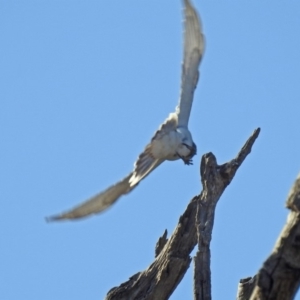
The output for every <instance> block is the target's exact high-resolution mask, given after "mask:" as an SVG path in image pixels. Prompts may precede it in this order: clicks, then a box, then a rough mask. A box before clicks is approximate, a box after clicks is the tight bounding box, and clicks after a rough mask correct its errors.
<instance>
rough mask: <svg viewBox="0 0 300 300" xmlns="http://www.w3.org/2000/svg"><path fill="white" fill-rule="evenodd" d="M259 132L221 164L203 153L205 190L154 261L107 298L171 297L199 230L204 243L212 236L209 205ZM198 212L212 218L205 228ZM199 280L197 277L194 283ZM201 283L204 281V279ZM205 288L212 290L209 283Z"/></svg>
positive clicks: (161, 298)
mask: <svg viewBox="0 0 300 300" xmlns="http://www.w3.org/2000/svg"><path fill="white" fill-rule="evenodd" d="M258 134H259V129H256V130H255V131H254V133H253V134H252V136H251V137H250V138H249V139H248V141H247V142H246V144H245V145H244V147H243V148H242V150H241V151H240V153H239V154H238V156H237V157H236V158H235V159H233V160H231V161H230V162H228V163H226V164H224V165H221V166H218V165H217V162H216V158H215V156H214V155H213V154H212V153H208V154H205V155H204V156H203V157H202V161H201V168H200V169H201V176H202V184H203V191H202V192H201V194H200V195H199V196H196V197H194V198H193V199H192V200H191V202H190V203H189V204H188V206H187V208H186V210H185V212H184V213H183V214H182V216H180V218H179V221H178V225H177V226H176V228H175V230H174V232H173V234H172V235H171V237H170V238H169V240H168V241H167V242H166V243H165V245H164V247H163V248H162V249H160V251H159V254H158V256H157V257H156V258H155V260H154V262H153V263H152V264H151V265H150V266H149V267H148V268H147V269H146V270H145V271H143V272H140V273H137V274H135V275H133V276H132V277H131V278H130V279H129V280H128V281H126V282H124V283H123V284H121V285H120V286H118V287H115V288H113V289H111V290H110V291H109V292H108V294H107V296H106V300H138V299H144V300H157V299H159V300H164V299H168V298H169V297H170V295H171V294H172V293H173V291H174V290H175V288H176V287H177V285H178V284H179V283H180V281H181V279H182V278H183V276H184V274H185V272H186V271H187V269H188V268H189V266H190V262H191V257H190V253H191V251H192V250H193V248H194V247H195V245H196V244H197V230H198V239H199V238H200V239H201V242H200V243H202V240H203V243H209V242H210V240H211V231H212V226H213V214H214V211H213V209H212V208H211V207H210V202H212V203H213V207H215V204H216V203H217V201H218V199H219V198H220V196H221V194H222V193H223V191H224V190H225V188H226V186H227V185H228V184H229V183H230V182H231V180H232V178H233V177H234V175H235V172H236V170H237V169H238V168H239V166H240V165H241V164H242V162H243V160H244V159H245V158H246V156H247V155H248V154H249V153H250V151H251V147H252V145H253V143H254V142H255V139H256V138H257V136H258ZM202 204H203V206H202ZM206 210H207V212H205V211H206ZM196 214H197V215H198V217H197V220H200V221H201V220H204V218H203V217H199V215H202V214H203V216H206V217H205V218H207V220H209V222H208V223H207V225H205V226H204V228H203V224H202V223H201V222H202V221H201V222H200V223H199V224H198V225H197V226H196ZM201 224H202V225H201ZM207 233H208V234H207ZM201 249H202V248H201ZM201 249H200V251H201ZM203 249H204V248H203ZM203 264H205V266H204V267H203V268H205V270H209V262H206V261H204V262H203ZM207 268H208V269H207ZM197 270H198V271H199V270H200V271H201V265H198V266H197ZM209 272H210V271H209ZM195 278H196V276H195ZM197 278H198V277H197ZM209 280H210V279H209ZM197 284H198V282H196V281H195V285H197ZM200 285H201V286H202V285H203V284H202V282H201V283H200ZM194 290H195V292H197V291H201V289H198V288H195V289H194ZM206 290H209V291H210V286H209V289H206ZM200 299H201V298H200ZM203 299H208V298H203Z"/></svg>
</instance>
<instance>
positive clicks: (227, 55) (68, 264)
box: [0, 0, 300, 300]
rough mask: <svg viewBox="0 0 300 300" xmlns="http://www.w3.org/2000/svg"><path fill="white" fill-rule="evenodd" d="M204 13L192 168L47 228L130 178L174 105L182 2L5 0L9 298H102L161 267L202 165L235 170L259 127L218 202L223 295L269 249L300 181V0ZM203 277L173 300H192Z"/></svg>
mask: <svg viewBox="0 0 300 300" xmlns="http://www.w3.org/2000/svg"><path fill="white" fill-rule="evenodd" d="M194 4H195V6H196V7H197V9H198V11H199V12H200V15H201V18H202V23H203V28H204V33H205V36H206V52H205V55H204V58H203V61H202V64H201V67H200V70H201V76H200V81H199V85H198V88H197V91H196V94H195V99H194V105H193V109H192V114H191V119H190V129H191V131H192V133H193V138H194V140H195V142H196V144H197V146H198V155H197V156H196V157H195V159H194V166H191V167H187V166H184V165H183V163H182V161H176V162H166V163H164V164H163V165H161V166H160V167H159V168H158V169H157V170H155V171H154V172H153V173H152V174H151V175H150V176H149V177H148V178H146V179H145V180H144V181H143V182H142V183H141V184H140V185H139V187H138V188H137V189H135V190H134V191H133V192H132V193H131V194H129V195H127V196H126V197H123V198H121V199H120V201H119V202H117V203H116V204H115V205H114V206H113V207H112V208H111V209H110V210H108V211H107V212H105V213H103V214H101V215H99V216H96V217H92V218H89V219H86V220H84V221H77V222H65V223H55V224H47V223H46V222H45V221H44V217H45V216H47V215H51V214H53V213H58V212H61V211H63V210H65V209H68V208H71V207H73V206H74V205H76V204H78V203H80V202H81V201H83V200H85V199H86V198H87V197H89V196H92V195H93V194H94V193H96V192H99V191H101V190H103V189H104V188H106V187H107V186H109V185H111V184H113V183H115V182H116V181H118V180H120V179H121V178H123V177H124V176H126V175H127V174H128V173H129V172H130V171H131V169H132V165H133V163H134V161H135V159H136V157H137V156H138V154H139V153H140V152H141V151H142V150H143V148H144V146H145V145H146V144H147V143H148V141H149V140H150V138H151V136H152V134H153V133H154V131H155V130H156V129H157V128H158V126H159V124H161V122H162V121H164V119H165V118H166V117H167V116H168V114H169V113H170V112H171V111H173V110H174V108H175V106H176V104H177V100H178V95H179V84H180V70H181V66H180V65H181V59H182V22H181V21H182V14H181V12H182V11H181V2H180V1H179V0H177V1H171V0H166V1H161V0H151V1H141V0H139V1H138V0H128V1H116V0H114V1H104V0H101V1H77V0H72V1H70V0H68V1H65V0H63V1H1V3H0V28H1V29H0V40H1V47H0V81H1V89H0V103H1V109H0V135H1V147H0V160H1V169H0V186H1V189H0V197H1V210H0V228H1V229H0V230H1V232H0V234H1V237H2V238H1V245H0V247H1V258H0V265H1V273H0V282H2V283H4V284H3V285H2V287H1V290H0V298H1V299H4V300H14V299H32V300H37V299H43V300H52V299H56V300H60V299H102V298H104V296H105V295H106V293H107V291H108V290H109V289H110V288H112V287H114V286H117V285H119V284H120V283H122V282H124V281H125V280H127V279H128V277H130V276H131V275H133V274H135V273H136V272H138V271H141V270H144V269H145V268H146V267H147V266H148V265H149V264H150V263H151V262H152V260H153V256H154V248H155V243H156V241H157V239H158V237H159V236H160V235H161V234H162V233H163V231H164V229H168V231H169V232H172V231H173V229H174V227H175V225H176V224H177V220H178V218H179V216H180V215H181V213H182V212H183V211H184V209H185V207H186V205H187V203H188V202H189V201H190V199H191V198H192V197H193V196H194V195H197V194H199V193H200V191H201V184H200V178H199V162H200V158H201V156H202V154H204V153H206V152H209V151H212V152H213V153H214V154H215V155H216V156H217V159H218V162H219V163H224V162H225V161H228V160H229V159H231V158H233V157H234V156H235V155H236V154H237V152H238V151H239V149H240V147H241V146H242V145H243V143H244V142H245V141H246V139H247V138H248V137H249V135H250V134H251V132H252V131H253V130H254V129H255V128H256V127H261V129H262V131H261V134H260V136H259V138H258V140H257V142H256V143H255V145H254V147H253V151H252V153H251V154H250V155H249V156H248V157H247V159H246V161H245V162H244V164H243V165H242V167H241V168H240V169H239V171H238V173H237V174H236V176H235V178H234V180H233V182H232V183H231V184H230V186H229V187H228V188H227V190H226V191H225V193H224V195H223V197H222V198H221V200H220V203H219V205H218V207H217V213H216V220H215V227H214V231H213V240H212V245H211V248H212V287H213V297H214V299H233V298H234V297H235V294H236V290H237V284H238V280H239V279H240V278H243V277H247V276H251V275H254V274H255V273H256V272H257V271H258V269H259V268H260V266H261V264H262V262H263V261H264V260H265V259H266V257H267V255H268V254H269V253H270V251H271V249H272V247H273V245H274V243H275V240H276V238H277V236H278V234H279V232H280V230H281V228H282V226H283V225H284V223H285V220H286V216H287V213H288V211H287V210H286V209H285V208H284V201H285V199H286V196H287V194H288V191H289V189H290V187H291V185H292V183H293V181H294V180H295V178H296V176H297V174H298V172H299V171H300V161H299V153H300V139H299V111H300V84H299V78H300V59H299V53H300V39H299V30H300V29H299V28H300V18H299V15H300V3H299V1H296V0H288V1H283V0H273V1H270V0H268V1H267V0H263V1H247V0H227V1H225V0H210V1H209V0H202V1H195V0H194ZM192 269H193V267H192V266H191V268H190V270H189V272H188V273H187V275H186V276H185V278H184V279H183V281H182V283H181V284H180V286H179V287H178V289H177V290H176V292H175V293H174V294H173V295H172V297H171V299H173V300H177V299H178V300H179V299H191V298H192ZM228 270H229V272H228ZM298 299H300V297H299V296H298Z"/></svg>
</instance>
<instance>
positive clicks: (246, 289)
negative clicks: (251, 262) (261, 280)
mask: <svg viewBox="0 0 300 300" xmlns="http://www.w3.org/2000/svg"><path fill="white" fill-rule="evenodd" d="M256 278H257V275H255V276H254V277H247V278H243V279H241V280H240V282H239V286H238V292H237V297H236V299H237V300H246V299H247V300H248V299H250V297H251V294H252V292H253V289H254V286H255V282H256Z"/></svg>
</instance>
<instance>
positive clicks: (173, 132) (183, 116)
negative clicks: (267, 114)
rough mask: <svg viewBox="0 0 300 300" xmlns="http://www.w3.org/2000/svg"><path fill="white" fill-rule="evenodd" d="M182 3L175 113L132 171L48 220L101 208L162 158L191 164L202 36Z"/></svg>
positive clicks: (186, 0)
mask: <svg viewBox="0 0 300 300" xmlns="http://www.w3.org/2000/svg"><path fill="white" fill-rule="evenodd" d="M183 3H184V54H183V63H182V75H181V90H180V97H179V103H178V106H177V107H176V111H175V113H171V114H170V115H169V117H168V118H167V119H166V121H165V122H164V123H163V124H162V125H161V126H160V128H159V129H158V130H157V131H156V133H155V134H154V136H153V138H152V139H151V142H150V143H149V144H148V145H147V146H146V148H145V150H144V152H143V153H141V154H140V156H139V157H138V159H137V161H136V162H135V164H134V169H133V172H131V173H130V174H129V175H128V176H127V177H125V178H124V179H123V180H121V181H119V182H118V183H116V184H115V185H113V186H111V187H109V188H108V189H106V190H105V191H103V192H101V193H100V194H97V195H95V196H94V197H92V198H91V199H89V200H87V201H85V202H84V203H82V204H80V205H79V206H77V207H75V208H73V209H71V210H70V211H67V212H65V213H62V214H59V215H55V216H52V217H49V218H47V220H48V221H55V220H64V219H77V218H82V217H85V216H88V215H90V214H96V213H99V212H102V211H103V210H105V209H107V208H108V207H110V206H111V205H112V204H113V203H114V202H115V201H117V200H118V199H119V198H120V196H122V195H125V194H127V193H129V192H130V191H132V190H133V189H134V188H135V187H136V186H137V185H138V183H139V182H140V181H141V180H142V179H143V178H145V177H146V176H147V175H148V174H149V173H150V172H152V171H153V170H154V169H155V168H156V167H158V166H159V165H160V164H161V163H162V162H163V161H165V160H177V159H182V160H183V161H184V163H185V164H187V165H189V164H192V157H193V156H194V155H195V154H196V150H197V148H196V145H195V143H194V142H193V139H192V135H191V133H190V131H189V130H188V121H189V117H190V112H191V108H192V103H193V97H194V91H195V89H196V86H197V82H198V78H199V71H198V68H199V64H200V61H201V58H202V55H203V52H204V36H203V34H202V28H201V24H200V20H199V17H198V15H197V12H196V10H195V9H194V7H193V6H192V4H191V2H190V0H183Z"/></svg>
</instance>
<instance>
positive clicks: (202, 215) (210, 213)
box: [194, 128, 260, 300]
mask: <svg viewBox="0 0 300 300" xmlns="http://www.w3.org/2000/svg"><path fill="white" fill-rule="evenodd" d="M259 132H260V129H259V128H258V129H256V130H255V131H254V132H253V134H252V135H251V137H250V138H249V139H248V141H247V142H246V143H245V145H244V146H243V148H242V149H241V150H240V152H239V153H238V155H237V157H236V158H235V159H233V160H231V161H230V162H228V163H226V164H223V165H221V166H218V165H217V161H216V158H215V156H214V155H213V154H212V153H208V154H205V155H204V156H203V158H202V161H201V178H202V185H203V191H202V193H201V195H200V197H199V198H198V207H197V214H196V226H197V240H198V251H197V253H196V256H195V259H194V264H195V272H194V299H195V300H210V299H211V278H210V277H211V276H210V241H211V236H212V229H213V224H214V215H215V209H216V205H217V203H218V201H219V199H220V197H221V195H222V193H223V192H224V190H225V188H226V186H227V185H228V184H229V183H230V182H231V180H232V179H233V177H234V175H235V173H236V171H237V169H238V168H239V167H240V165H241V164H242V163H243V161H244V159H245V158H246V156H247V155H248V154H249V153H250V152H251V148H252V145H253V144H254V142H255V140H256V138H257V137H258V135H259Z"/></svg>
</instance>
